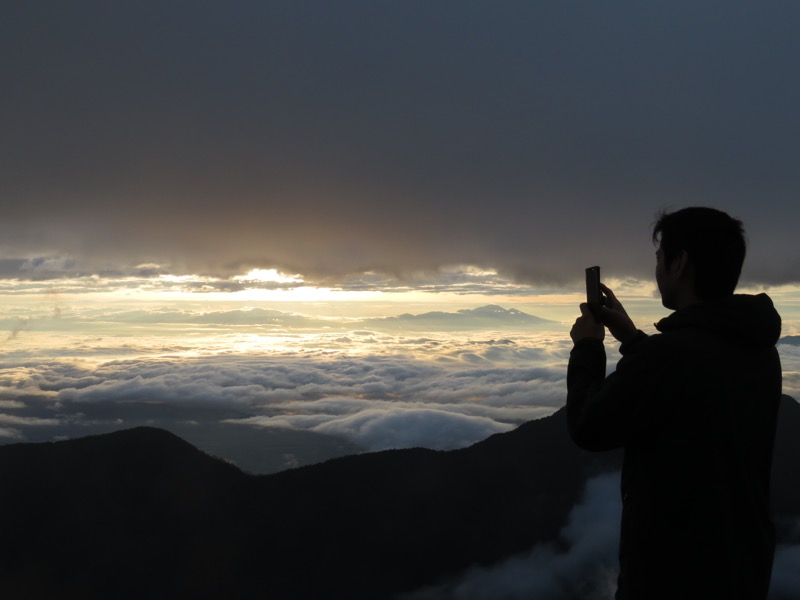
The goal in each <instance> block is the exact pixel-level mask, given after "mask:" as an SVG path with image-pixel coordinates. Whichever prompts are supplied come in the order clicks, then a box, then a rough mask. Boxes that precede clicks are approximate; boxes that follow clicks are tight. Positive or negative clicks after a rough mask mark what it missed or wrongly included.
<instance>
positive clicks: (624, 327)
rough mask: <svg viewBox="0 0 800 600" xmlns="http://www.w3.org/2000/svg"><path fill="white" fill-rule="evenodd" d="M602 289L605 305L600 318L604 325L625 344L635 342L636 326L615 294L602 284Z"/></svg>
mask: <svg viewBox="0 0 800 600" xmlns="http://www.w3.org/2000/svg"><path fill="white" fill-rule="evenodd" d="M600 289H601V290H602V292H603V295H604V296H605V303H604V305H603V307H602V308H601V310H600V315H601V316H600V318H601V320H602V321H603V324H604V325H605V326H606V327H608V331H609V333H610V334H611V335H613V336H614V337H615V338H616V339H617V340H618V341H620V342H622V343H623V344H624V343H625V342H629V341H631V340H633V338H635V337H636V325H634V324H633V321H631V318H630V317H629V316H628V313H627V312H625V308H624V307H623V306H622V303H621V302H620V301H619V300H617V297H616V296H615V295H614V292H612V291H611V290H610V289H608V288H607V287H606V286H605V285H603V284H602V283H601V284H600ZM581 310H582V309H581Z"/></svg>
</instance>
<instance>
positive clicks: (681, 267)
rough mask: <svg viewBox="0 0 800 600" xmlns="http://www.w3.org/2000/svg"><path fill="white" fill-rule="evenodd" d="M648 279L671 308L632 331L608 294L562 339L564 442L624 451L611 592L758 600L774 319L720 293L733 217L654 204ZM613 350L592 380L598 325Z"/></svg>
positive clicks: (773, 394)
mask: <svg viewBox="0 0 800 600" xmlns="http://www.w3.org/2000/svg"><path fill="white" fill-rule="evenodd" d="M653 242H654V244H658V245H659V247H658V251H657V252H656V281H657V283H658V290H659V292H660V293H661V301H662V303H663V305H664V306H665V307H666V308H669V309H672V310H674V311H675V312H673V313H672V314H671V315H670V316H668V317H666V318H664V319H662V320H661V321H659V322H658V323H657V324H656V328H657V329H658V331H659V333H658V334H656V335H652V336H647V335H645V334H644V333H643V332H641V331H638V330H637V329H636V327H635V326H634V324H633V322H632V321H631V319H630V318H629V317H628V315H627V313H626V312H625V309H624V308H623V306H622V304H621V303H620V302H619V300H617V298H616V297H615V296H614V293H613V292H612V291H611V290H610V289H608V288H607V287H605V286H602V290H603V295H604V297H605V298H604V300H605V304H606V305H605V306H604V307H603V308H602V309H601V316H600V320H601V321H602V324H600V323H598V322H596V321H595V319H594V318H593V317H592V315H591V313H590V312H589V310H588V307H587V306H586V305H585V304H582V305H581V316H580V317H579V318H578V319H577V320H576V321H575V325H574V326H573V328H572V331H571V334H570V335H571V337H572V340H573V342H574V344H575V346H574V348H573V349H572V353H571V354H570V360H569V368H568V371H567V389H568V396H567V414H568V421H569V431H570V435H571V436H572V438H573V440H574V441H575V443H577V444H578V445H579V446H581V447H582V448H585V449H587V450H610V449H613V448H620V447H622V448H624V452H625V458H624V464H623V471H622V498H623V510H622V529H621V540H620V550H619V560H620V574H619V579H618V588H617V596H616V597H617V599H619V600H631V599H633V600H657V599H662V598H664V599H666V598H669V599H670V600H687V599H694V598H698V599H700V598H702V599H704V600H708V599H717V598H719V599H725V600H733V599H747V600H755V599H759V600H761V599H764V598H766V597H767V591H768V588H769V579H770V574H771V570H772V558H773V554H774V546H775V534H774V528H773V524H772V516H771V511H770V504H769V478H770V467H771V463H772V447H773V441H774V438H775V424H776V419H777V413H778V404H779V402H780V397H781V365H780V360H779V358H778V353H777V350H776V348H775V343H776V342H777V340H778V337H779V336H780V330H781V320H780V316H779V315H778V313H777V312H776V311H775V309H774V307H773V305H772V301H771V300H770V299H769V297H768V296H766V295H765V294H759V295H756V296H751V295H739V294H736V295H735V294H734V289H735V287H736V284H737V282H738V280H739V274H740V272H741V268H742V263H743V262H744V256H745V239H744V231H743V227H742V223H741V222H740V221H738V220H736V219H733V218H731V217H729V216H728V215H727V214H725V213H723V212H721V211H718V210H714V209H710V208H686V209H683V210H679V211H677V212H673V213H668V214H663V215H661V217H660V218H659V220H658V222H657V223H656V225H655V227H654V230H653ZM604 326H605V327H606V328H608V330H609V332H610V333H611V335H613V336H614V337H615V338H616V339H617V340H618V341H619V342H621V346H620V354H621V355H622V358H621V359H620V361H619V363H618V364H617V368H616V371H615V372H614V373H612V374H611V375H609V376H608V377H606V374H605V370H606V355H605V349H604V346H603V338H604V333H605V328H604Z"/></svg>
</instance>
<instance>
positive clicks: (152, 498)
mask: <svg viewBox="0 0 800 600" xmlns="http://www.w3.org/2000/svg"><path fill="white" fill-rule="evenodd" d="M798 456H800V405H798V404H797V402H795V401H793V400H791V399H789V398H788V397H785V398H784V402H783V405H782V407H781V418H780V424H779V432H778V439H777V441H776V452H775V467H774V473H773V482H774V483H773V489H774V496H775V498H774V500H775V502H774V504H775V507H776V513H778V514H779V515H784V514H787V513H791V514H794V515H797V514H799V513H800V486H798V485H797V483H796V478H795V477H794V476H793V475H792V474H793V473H794V472H795V471H796V468H797V457H798ZM620 461H621V453H620V452H610V453H598V454H589V453H586V452H583V451H581V450H579V449H578V448H576V447H575V446H574V445H573V444H572V442H571V441H570V439H569V436H568V435H567V432H566V423H565V414H564V410H563V409H562V410H560V411H558V412H556V413H555V414H553V415H551V416H550V417H545V418H543V419H539V420H536V421H530V422H528V423H525V424H523V425H521V426H520V427H518V428H516V429H515V430H513V431H510V432H507V433H501V434H495V435H493V436H491V437H489V438H487V439H485V440H483V441H481V442H478V443H476V444H474V445H472V446H470V447H468V448H464V449H460V450H451V451H435V450H428V449H422V448H413V449H404V450H386V451H382V452H374V453H366V454H360V455H352V456H347V457H341V458H335V459H331V460H328V461H326V462H324V463H320V464H316V465H309V466H305V467H300V468H296V469H291V470H287V471H283V472H280V473H275V474H272V475H259V476H256V475H249V474H246V473H243V472H242V471H240V470H239V469H238V468H236V467H235V466H233V465H231V464H228V463H226V462H225V461H223V460H221V459H218V458H214V457H212V456H209V455H207V454H204V453H203V452H201V451H199V450H197V449H196V448H195V447H193V446H192V445H191V444H189V443H187V442H185V441H184V440H182V439H181V438H179V437H177V436H175V435H173V434H171V433H169V432H167V431H164V430H161V429H156V428H149V427H139V428H134V429H129V430H122V431H117V432H114V433H110V434H103V435H98V436H89V437H85V438H78V439H75V440H67V441H60V442H45V443H36V444H12V445H8V446H3V447H0V481H2V483H3V485H2V488H0V511H2V514H3V515H4V519H3V520H2V521H0V581H2V582H3V588H4V597H7V598H48V597H59V598H73V597H74V598H111V597H113V598H134V597H136V598H141V597H149V598H175V597H181V598H217V597H231V598H352V599H356V598H364V599H367V598H369V599H373V600H374V599H380V598H387V599H389V598H394V597H396V596H397V595H398V594H400V593H403V592H408V591H412V590H415V589H419V588H420V587H423V586H426V585H430V584H433V583H436V582H437V581H439V580H441V579H442V578H444V577H447V576H452V575H454V574H457V573H459V572H461V571H463V570H464V569H466V568H468V567H470V566H472V565H476V564H478V565H491V564H493V563H496V562H497V561H500V560H503V559H504V558H506V557H509V556H511V555H514V554H515V553H520V552H523V551H526V550H529V549H530V548H532V547H533V546H535V545H536V544H541V543H545V542H552V541H555V540H557V539H558V534H559V531H560V530H561V529H562V527H563V526H564V524H565V523H566V520H567V518H568V515H569V512H570V510H571V508H572V506H573V505H574V504H575V503H576V502H577V501H578V499H579V498H580V495H581V492H582V489H583V486H584V484H585V482H586V480H587V478H589V477H591V476H592V475H594V474H598V473H603V472H608V471H612V470H616V469H618V468H619V467H620ZM794 543H797V542H796V541H795V542H794Z"/></svg>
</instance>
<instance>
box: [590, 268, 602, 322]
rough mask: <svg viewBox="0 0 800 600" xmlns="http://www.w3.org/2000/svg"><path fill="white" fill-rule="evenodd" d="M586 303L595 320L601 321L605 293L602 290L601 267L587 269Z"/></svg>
mask: <svg viewBox="0 0 800 600" xmlns="http://www.w3.org/2000/svg"><path fill="white" fill-rule="evenodd" d="M586 304H588V305H589V310H590V311H591V313H592V316H593V317H594V318H595V321H598V322H599V321H600V307H601V306H603V294H602V293H601V292H600V267H589V268H587V269H586Z"/></svg>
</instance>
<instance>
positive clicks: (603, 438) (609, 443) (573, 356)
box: [567, 332, 667, 451]
mask: <svg viewBox="0 0 800 600" xmlns="http://www.w3.org/2000/svg"><path fill="white" fill-rule="evenodd" d="M659 337H660V336H653V337H652V338H651V337H648V336H647V335H645V334H644V333H642V332H639V334H638V335H637V337H636V339H635V340H634V341H632V342H629V343H627V344H623V346H622V347H621V348H620V352H621V354H622V359H621V360H620V361H619V363H618V364H617V368H616V370H615V372H614V373H612V374H611V375H609V376H608V377H605V367H606V355H605V349H604V347H603V343H602V342H601V341H599V340H595V339H586V340H580V341H579V342H578V343H577V344H575V347H574V348H573V349H572V352H571V353H570V358H569V365H568V367H567V423H568V426H569V432H570V435H571V436H572V439H573V441H574V442H575V443H576V444H577V445H578V446H580V447H581V448H584V449H585V450H592V451H600V450H613V449H614V448H619V447H621V446H624V445H625V444H626V443H627V441H628V440H629V439H630V438H631V437H633V436H636V435H640V434H641V433H642V432H645V431H646V430H647V429H648V428H649V427H650V426H651V425H652V424H653V423H655V422H656V421H657V420H658V418H659V416H658V415H659V411H660V409H659V405H660V404H661V403H660V402H659V401H658V396H659V395H660V394H659V391H658V390H659V385H660V386H663V385H664V380H663V378H662V376H663V371H664V368H665V367H666V366H667V365H665V361H663V360H661V358H663V357H660V356H659V355H660V354H661V353H660V352H659V351H658V340H657V339H655V338H659Z"/></svg>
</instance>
